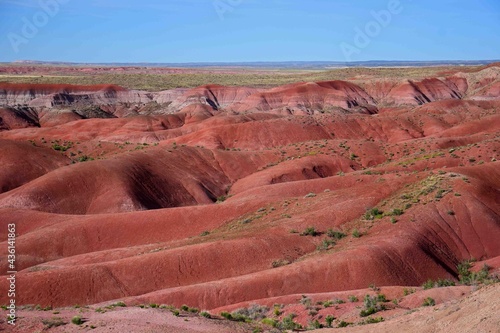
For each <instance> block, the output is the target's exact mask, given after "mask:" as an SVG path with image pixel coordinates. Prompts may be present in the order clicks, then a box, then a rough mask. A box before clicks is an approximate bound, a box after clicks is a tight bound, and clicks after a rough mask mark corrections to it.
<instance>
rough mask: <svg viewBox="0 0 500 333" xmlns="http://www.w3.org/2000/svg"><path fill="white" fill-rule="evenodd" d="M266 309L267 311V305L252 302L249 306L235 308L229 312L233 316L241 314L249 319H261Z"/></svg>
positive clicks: (265, 314)
mask: <svg viewBox="0 0 500 333" xmlns="http://www.w3.org/2000/svg"><path fill="white" fill-rule="evenodd" d="M268 311H269V308H268V307H265V306H260V305H258V304H253V305H252V306H250V307H249V308H242V309H238V310H235V311H234V312H232V313H231V315H232V316H233V317H238V316H240V317H241V316H243V317H245V318H248V319H251V320H261V319H264V318H266V316H267V312H268Z"/></svg>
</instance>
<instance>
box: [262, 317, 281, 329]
mask: <svg viewBox="0 0 500 333" xmlns="http://www.w3.org/2000/svg"><path fill="white" fill-rule="evenodd" d="M261 323H262V324H264V325H269V326H271V327H276V326H277V325H278V321H277V320H276V319H272V318H264V319H262V321H261Z"/></svg>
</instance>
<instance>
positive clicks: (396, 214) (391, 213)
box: [389, 208, 404, 216]
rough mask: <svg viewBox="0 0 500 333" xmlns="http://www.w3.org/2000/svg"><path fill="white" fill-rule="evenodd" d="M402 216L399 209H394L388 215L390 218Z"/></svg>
mask: <svg viewBox="0 0 500 333" xmlns="http://www.w3.org/2000/svg"><path fill="white" fill-rule="evenodd" d="M403 214H404V210H402V209H399V208H395V209H393V210H392V211H391V212H390V213H389V215H391V216H400V215H403Z"/></svg>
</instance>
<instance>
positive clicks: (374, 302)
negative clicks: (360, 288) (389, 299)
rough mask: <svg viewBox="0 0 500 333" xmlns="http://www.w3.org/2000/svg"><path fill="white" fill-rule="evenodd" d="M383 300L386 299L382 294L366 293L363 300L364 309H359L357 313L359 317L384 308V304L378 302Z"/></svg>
mask: <svg viewBox="0 0 500 333" xmlns="http://www.w3.org/2000/svg"><path fill="white" fill-rule="evenodd" d="M385 301H386V299H385V296H383V295H377V296H370V295H366V296H365V298H364V300H363V305H364V309H362V310H361V312H360V313H359V315H360V316H361V317H368V316H369V315H372V314H374V313H377V312H379V311H382V310H385V305H384V304H379V303H382V302H385Z"/></svg>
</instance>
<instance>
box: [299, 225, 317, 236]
mask: <svg viewBox="0 0 500 333" xmlns="http://www.w3.org/2000/svg"><path fill="white" fill-rule="evenodd" d="M300 235H301V236H313V237H316V236H319V235H320V233H319V232H318V231H316V228H314V227H307V228H306V229H305V230H304V231H303V232H302V233H301V234H300Z"/></svg>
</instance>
